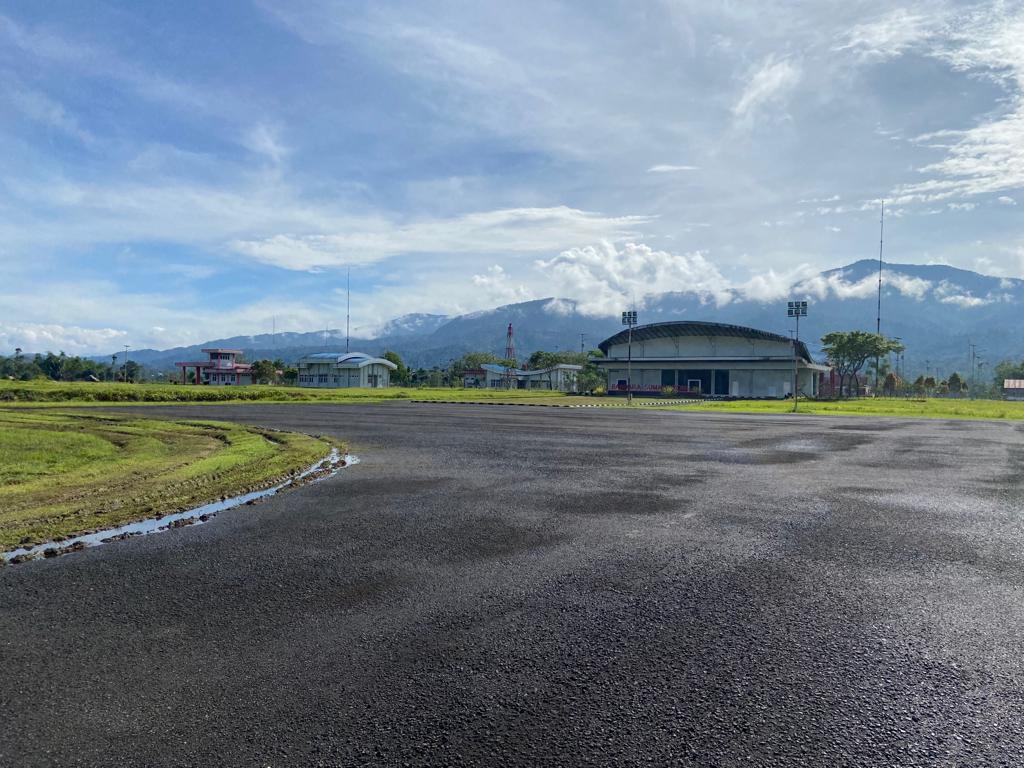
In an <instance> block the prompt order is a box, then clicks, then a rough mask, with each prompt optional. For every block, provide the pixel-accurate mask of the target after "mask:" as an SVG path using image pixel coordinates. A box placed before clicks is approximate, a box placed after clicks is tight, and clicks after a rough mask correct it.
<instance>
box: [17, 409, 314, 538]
mask: <svg viewBox="0 0 1024 768" xmlns="http://www.w3.org/2000/svg"><path fill="white" fill-rule="evenodd" d="M330 448H331V443H330V442H329V441H327V440H322V439H318V438H314V437H310V436H309V435H301V434H292V433H286V432H272V431H269V430H262V429H258V428H252V427H243V426H240V425H236V424H226V423H221V422H214V421H196V420H188V421H182V420H178V421H168V420H163V419H148V418H139V417H121V416H112V415H107V414H99V413H85V412H83V411H81V410H79V411H78V412H60V411H54V410H45V411H44V410H0V551H3V550H10V549H13V548H15V547H16V546H19V545H25V544H38V543H42V542H44V541H50V540H54V539H57V538H62V537H68V536H71V535H74V534H77V533H85V532H87V531H92V530H97V529H102V528H107V527H111V526H116V525H121V524H124V523H128V522H132V521H134V520H141V519H144V518H147V517H158V516H161V515H164V514H168V513H170V512H174V511H177V510H180V509H187V508H191V507H194V506H197V505H199V504H203V503H206V502H209V501H214V500H217V499H219V498H221V496H223V495H233V494H236V493H239V492H243V491H248V490H255V489H256V488H262V487H267V486H268V485H271V484H273V481H275V480H277V479H280V478H283V477H285V476H286V475H288V474H289V473H291V472H293V471H295V470H299V469H304V468H306V467H308V466H309V465H311V464H314V463H315V462H317V461H318V460H320V459H321V458H323V457H324V456H326V455H327V453H328V452H329V450H330Z"/></svg>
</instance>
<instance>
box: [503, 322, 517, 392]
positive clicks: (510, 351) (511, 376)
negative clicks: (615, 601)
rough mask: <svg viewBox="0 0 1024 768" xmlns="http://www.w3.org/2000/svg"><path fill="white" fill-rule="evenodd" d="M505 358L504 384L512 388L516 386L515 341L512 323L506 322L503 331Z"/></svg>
mask: <svg viewBox="0 0 1024 768" xmlns="http://www.w3.org/2000/svg"><path fill="white" fill-rule="evenodd" d="M505 360H506V363H505V364H506V365H507V366H508V368H506V369H505V386H506V387H508V388H509V389H514V388H515V386H516V374H515V368H516V341H515V336H514V335H513V331H512V323H509V324H508V331H507V332H506V333H505Z"/></svg>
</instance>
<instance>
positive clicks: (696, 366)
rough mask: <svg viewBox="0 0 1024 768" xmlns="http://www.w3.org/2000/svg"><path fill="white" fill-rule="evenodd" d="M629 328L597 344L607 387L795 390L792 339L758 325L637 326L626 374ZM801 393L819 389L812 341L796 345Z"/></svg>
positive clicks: (728, 393) (741, 393) (761, 393)
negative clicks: (606, 378) (808, 347)
mask: <svg viewBox="0 0 1024 768" xmlns="http://www.w3.org/2000/svg"><path fill="white" fill-rule="evenodd" d="M628 342H629V332H628V330H623V331H620V332H619V333H617V334H615V335H614V336H612V337H611V338H608V339H605V340H604V341H602V342H601V343H600V344H599V345H598V346H599V348H600V349H601V351H602V352H603V353H604V355H605V357H604V358H602V359H599V360H596V361H595V362H596V363H597V365H598V367H599V368H600V369H601V370H602V371H604V372H605V373H606V374H607V377H608V392H609V393H615V392H622V393H625V392H626V391H627V386H626V382H627V378H629V379H631V381H632V385H631V387H629V388H630V389H632V390H633V392H649V393H653V392H660V391H661V390H662V389H663V388H665V387H673V388H674V389H675V391H676V392H679V393H680V394H689V395H719V396H725V397H762V398H772V397H778V398H782V397H788V396H791V395H792V390H793V353H794V350H793V340H792V339H790V338H787V337H786V336H781V335H779V334H777V333H770V332H768V331H759V330H757V329H756V328H745V327H743V326H740V325H726V324H725V323H703V322H697V321H692V320H687V321H677V322H669V323H652V324H650V325H641V326H637V327H636V328H634V329H633V344H632V347H633V351H632V365H631V369H632V375H631V376H627V358H628V357H629V348H628ZM796 356H797V358H798V359H797V368H798V384H797V387H798V389H799V390H800V394H801V395H804V396H811V397H813V396H815V395H817V394H818V386H819V378H820V374H822V373H824V372H826V371H828V370H829V368H828V366H826V365H820V364H818V363H815V362H814V361H813V360H812V359H811V355H810V353H809V352H808V351H807V346H806V345H805V344H804V343H803V342H802V341H801V342H797V345H796Z"/></svg>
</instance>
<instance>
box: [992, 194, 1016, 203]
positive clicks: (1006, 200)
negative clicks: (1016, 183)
mask: <svg viewBox="0 0 1024 768" xmlns="http://www.w3.org/2000/svg"><path fill="white" fill-rule="evenodd" d="M996 199H997V201H998V202H999V203H1000V204H1002V205H1016V204H1017V201H1016V200H1014V199H1013V198H1012V197H1009V196H1007V195H1000V196H999V197H998V198H996Z"/></svg>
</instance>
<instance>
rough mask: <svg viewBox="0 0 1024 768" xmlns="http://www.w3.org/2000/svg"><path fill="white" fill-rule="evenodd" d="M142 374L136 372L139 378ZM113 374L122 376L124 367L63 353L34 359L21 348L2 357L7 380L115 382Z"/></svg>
mask: <svg viewBox="0 0 1024 768" xmlns="http://www.w3.org/2000/svg"><path fill="white" fill-rule="evenodd" d="M129 367H130V366H129ZM140 370H141V369H138V368H136V369H135V376H136V378H138V375H139V373H140ZM113 374H117V376H120V375H121V367H120V366H118V365H116V364H115V365H113V366H111V365H108V364H107V363H98V362H96V361H95V360H90V359H89V358H86V357H75V356H69V355H66V354H64V353H63V352H60V353H57V354H54V353H53V352H47V353H46V354H45V355H38V354H37V355H34V356H33V357H32V358H26V357H25V355H23V354H22V351H21V349H20V348H18V349H15V350H14V354H13V355H12V356H10V357H4V356H2V355H0V377H3V378H10V379H19V380H21V381H29V380H31V379H39V378H47V379H52V380H53V381H83V380H88V379H89V378H90V377H95V378H97V379H100V380H104V381H105V380H108V379H113V378H115V376H114V375H113ZM129 378H130V377H129Z"/></svg>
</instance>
